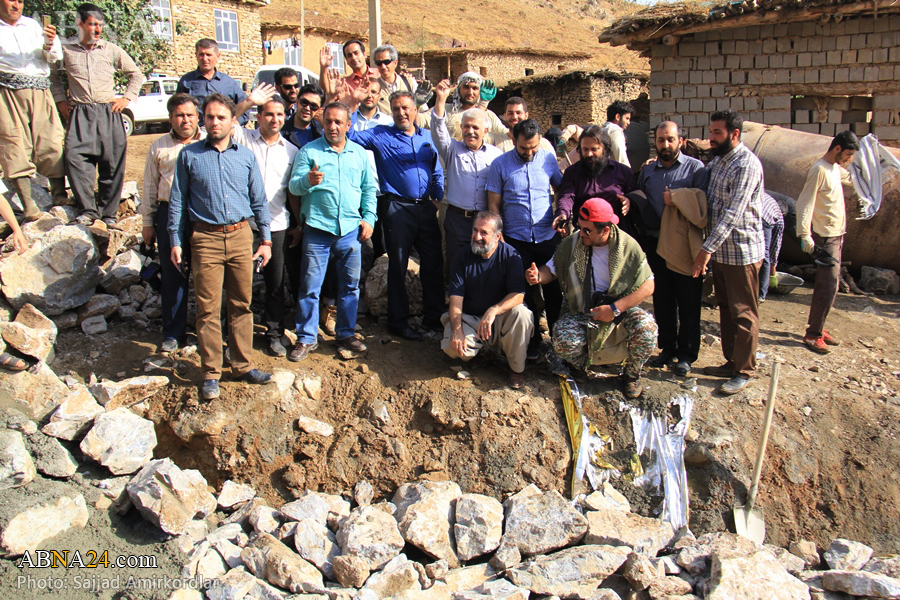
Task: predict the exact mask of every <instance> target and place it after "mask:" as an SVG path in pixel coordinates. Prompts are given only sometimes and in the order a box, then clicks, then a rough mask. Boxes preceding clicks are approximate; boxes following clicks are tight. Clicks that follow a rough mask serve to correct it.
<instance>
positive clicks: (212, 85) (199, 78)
mask: <svg viewBox="0 0 900 600" xmlns="http://www.w3.org/2000/svg"><path fill="white" fill-rule="evenodd" d="M175 91H176V92H180V93H184V94H190V95H191V96H193V97H194V98H196V99H197V100H198V101H199V102H200V106H201V107H202V106H203V101H204V100H205V99H206V97H207V96H209V95H210V94H216V93H218V94H223V95H225V96H228V97H229V98H231V99H232V100H233V101H234V103H235V104H240V103H241V102H243V101H244V100H246V99H247V94H245V93H244V90H242V89H241V86H240V84H239V83H238V82H237V81H235V80H234V79H232V78H231V77H229V76H228V75H226V74H225V73H222V72H221V71H219V70H218V69H216V72H215V73H214V74H213V76H212V79H207V78H206V77H204V76H203V75H201V74H200V71H199V70H196V69H195V70H193V71H191V72H190V73H185V74H184V75H182V76H181V79H179V80H178V87H177V88H175ZM249 118H250V115H248V114H247V113H244V114H243V115H241V116H240V117H238V123H240V124H241V125H244V124H245V123H246V122H247V120H248V119H249ZM200 124H201V125H202V124H203V116H202V115H201V116H200Z"/></svg>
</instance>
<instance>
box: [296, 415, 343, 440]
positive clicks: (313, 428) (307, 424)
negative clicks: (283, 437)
mask: <svg viewBox="0 0 900 600" xmlns="http://www.w3.org/2000/svg"><path fill="white" fill-rule="evenodd" d="M297 427H299V428H300V429H301V430H302V431H305V432H306V433H312V434H314V435H321V436H322V437H331V436H332V435H334V427H332V426H331V425H329V424H328V423H324V422H322V421H317V420H316V419H311V418H309V417H300V418H298V419H297Z"/></svg>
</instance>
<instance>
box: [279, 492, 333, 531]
mask: <svg viewBox="0 0 900 600" xmlns="http://www.w3.org/2000/svg"><path fill="white" fill-rule="evenodd" d="M281 514H283V515H284V516H285V517H287V518H288V519H293V520H294V521H302V520H304V519H312V520H313V521H315V522H316V523H319V524H320V525H323V526H324V525H325V523H326V522H327V521H328V504H326V502H325V501H324V500H323V499H322V498H319V497H318V496H303V497H302V498H300V499H299V500H294V501H293V502H288V503H287V504H285V505H284V506H282V507H281Z"/></svg>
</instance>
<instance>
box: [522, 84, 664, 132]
mask: <svg viewBox="0 0 900 600" xmlns="http://www.w3.org/2000/svg"><path fill="white" fill-rule="evenodd" d="M641 94H643V95H644V97H645V98H646V94H647V83H646V81H645V80H641V79H640V78H637V77H635V78H625V79H606V78H603V77H591V78H589V79H578V80H574V81H572V80H562V81H560V80H557V81H554V82H536V83H532V84H526V85H524V86H523V88H522V98H523V99H524V100H525V102H526V103H527V104H528V112H529V116H531V117H532V118H534V119H536V120H537V122H538V123H540V124H541V128H542V129H543V130H545V131H546V130H547V128H549V127H552V126H553V115H560V116H561V119H560V122H561V125H559V127H560V129H562V128H564V127H565V126H566V125H568V124H570V123H577V124H579V125H582V126H584V125H586V124H588V123H597V124H600V123H603V122H605V121H606V107H607V106H609V105H610V104H612V103H613V102H614V101H616V100H627V101H629V102H634V101H635V100H638V99H639V98H640V97H641ZM634 116H635V119H636V120H645V119H646V118H647V115H646V113H645V114H643V115H641V114H638V115H634ZM642 117H643V119H642Z"/></svg>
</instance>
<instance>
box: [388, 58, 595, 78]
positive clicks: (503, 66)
mask: <svg viewBox="0 0 900 600" xmlns="http://www.w3.org/2000/svg"><path fill="white" fill-rule="evenodd" d="M400 61H401V62H405V63H406V64H407V66H409V67H410V68H412V69H416V68H420V67H421V66H422V55H421V54H416V53H414V52H413V53H407V52H401V53H400ZM588 61H589V59H582V58H564V57H553V56H534V55H530V54H500V53H492V52H459V53H454V54H451V55H450V56H449V63H448V57H447V56H429V55H427V54H426V56H425V75H426V77H427V78H428V80H429V81H431V82H432V83H437V82H438V81H440V80H441V79H445V78H447V77H448V76H449V77H450V80H451V81H452V82H453V83H456V80H457V78H459V76H460V75H462V74H463V73H465V72H466V71H474V72H476V73H478V74H480V75H481V76H482V77H484V78H485V79H492V80H494V81H497V82H505V81H509V80H511V79H519V78H522V77H525V76H526V72H525V69H531V70H532V71H533V72H532V73H531V74H532V75H541V74H544V73H551V72H556V71H561V70H566V69H580V68H587V65H588ZM448 71H449V75H448Z"/></svg>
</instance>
